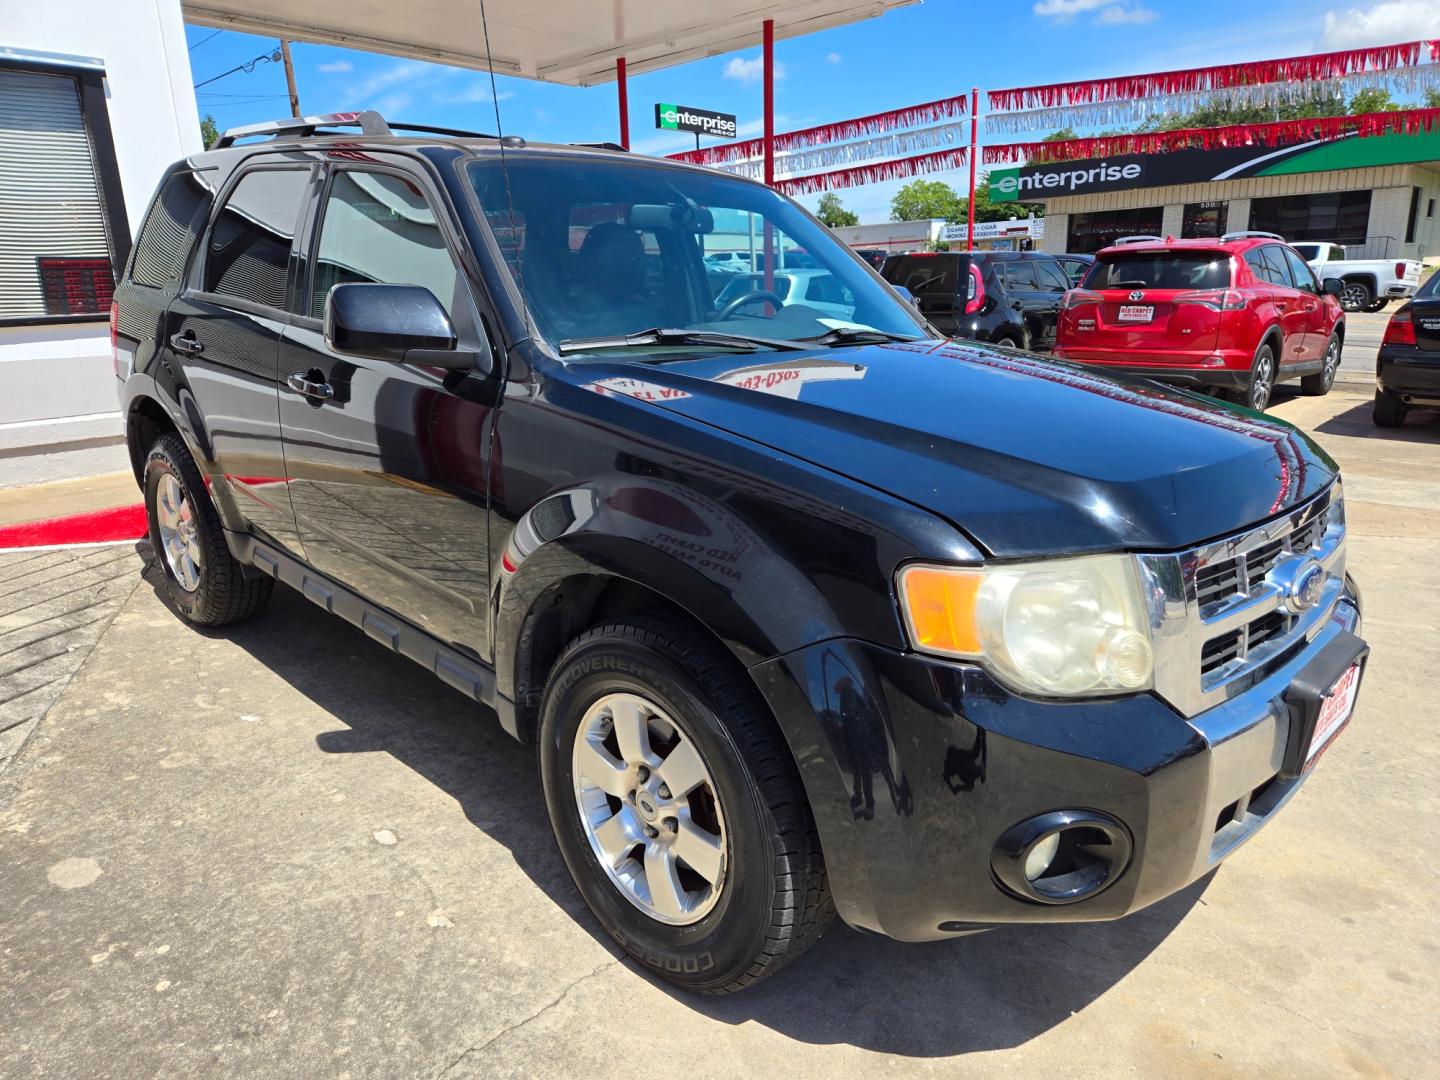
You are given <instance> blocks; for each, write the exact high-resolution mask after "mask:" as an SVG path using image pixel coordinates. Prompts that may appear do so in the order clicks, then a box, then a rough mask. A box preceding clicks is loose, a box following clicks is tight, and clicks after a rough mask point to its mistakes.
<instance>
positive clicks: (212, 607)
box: [145, 434, 274, 626]
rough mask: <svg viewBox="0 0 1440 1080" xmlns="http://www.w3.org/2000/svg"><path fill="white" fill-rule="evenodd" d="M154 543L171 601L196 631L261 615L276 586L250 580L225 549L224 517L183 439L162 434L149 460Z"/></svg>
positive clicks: (147, 485) (261, 579)
mask: <svg viewBox="0 0 1440 1080" xmlns="http://www.w3.org/2000/svg"><path fill="white" fill-rule="evenodd" d="M145 512H146V514H147V516H148V517H149V520H150V544H151V546H152V547H153V548H154V549H155V557H156V558H155V561H156V562H157V563H158V564H159V566H160V571H161V573H163V574H164V575H165V589H166V592H167V593H169V596H170V600H171V602H172V603H174V605H175V607H176V608H177V609H178V610H179V612H180V614H181V615H183V616H184V617H185V620H186V621H187V622H191V623H194V624H195V625H196V626H225V625H227V624H229V623H234V622H240V621H241V620H243V619H248V618H251V617H252V616H254V615H256V614H257V613H259V612H260V611H261V610H262V609H263V608H264V607H265V604H266V603H267V602H268V601H269V599H270V590H271V588H272V587H273V586H274V582H273V581H271V580H270V578H268V577H258V578H246V577H245V574H244V571H243V568H242V567H241V564H240V563H238V562H236V560H235V557H234V556H233V555H231V554H230V549H229V548H228V547H226V545H225V531H224V529H223V528H222V527H221V525H220V515H219V514H217V513H216V512H215V504H214V503H212V502H211V501H210V493H209V492H208V491H207V490H206V488H205V481H204V480H203V479H202V478H201V476H200V470H199V469H198V468H196V466H195V462H194V459H192V458H191V457H190V451H189V450H188V449H186V446H185V443H184V441H183V440H182V439H181V438H180V436H179V435H175V434H168V435H162V436H160V438H159V439H157V440H156V441H155V445H154V446H152V447H151V448H150V454H149V456H148V457H147V458H146V460H145Z"/></svg>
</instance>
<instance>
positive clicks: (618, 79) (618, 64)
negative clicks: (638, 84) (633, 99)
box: [615, 56, 630, 150]
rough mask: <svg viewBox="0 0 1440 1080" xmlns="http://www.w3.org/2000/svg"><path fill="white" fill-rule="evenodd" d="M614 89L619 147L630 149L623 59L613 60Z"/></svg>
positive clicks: (618, 57) (628, 112) (628, 109)
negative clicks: (615, 93) (615, 92)
mask: <svg viewBox="0 0 1440 1080" xmlns="http://www.w3.org/2000/svg"><path fill="white" fill-rule="evenodd" d="M615 89H616V91H617V92H618V94H619V97H620V145H621V146H623V147H624V148H625V149H626V150H629V149H630V93H629V91H628V89H627V88H626V86H625V58H624V57H623V56H617V57H616V58H615Z"/></svg>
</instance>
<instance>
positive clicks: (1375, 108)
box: [1350, 88, 1401, 114]
mask: <svg viewBox="0 0 1440 1080" xmlns="http://www.w3.org/2000/svg"><path fill="white" fill-rule="evenodd" d="M1400 108H1401V105H1400V104H1399V102H1397V101H1395V100H1394V99H1393V98H1391V97H1390V91H1389V90H1385V89H1382V88H1376V89H1370V90H1357V91H1355V94H1354V96H1353V97H1351V99H1350V112H1351V113H1352V114H1354V113H1369V112H1396V111H1398V110H1399V109H1400Z"/></svg>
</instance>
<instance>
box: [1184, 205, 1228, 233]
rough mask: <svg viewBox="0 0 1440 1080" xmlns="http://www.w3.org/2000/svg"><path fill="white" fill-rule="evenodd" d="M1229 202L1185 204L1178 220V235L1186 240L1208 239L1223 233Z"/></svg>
mask: <svg viewBox="0 0 1440 1080" xmlns="http://www.w3.org/2000/svg"><path fill="white" fill-rule="evenodd" d="M1229 216H1230V204H1229V203H1227V202H1222V201H1215V202H1192V203H1186V204H1185V213H1184V215H1183V217H1182V218H1181V221H1180V235H1181V237H1183V238H1184V239H1186V240H1190V239H1196V240H1208V239H1212V238H1216V237H1221V236H1224V235H1225V223H1226V220H1227V219H1228V218H1229Z"/></svg>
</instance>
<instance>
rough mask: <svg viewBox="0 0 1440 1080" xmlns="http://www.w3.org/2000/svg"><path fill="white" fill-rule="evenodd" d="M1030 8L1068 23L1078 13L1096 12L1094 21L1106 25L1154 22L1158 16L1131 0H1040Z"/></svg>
mask: <svg viewBox="0 0 1440 1080" xmlns="http://www.w3.org/2000/svg"><path fill="white" fill-rule="evenodd" d="M1030 10H1032V11H1033V12H1035V14H1036V15H1038V16H1040V17H1041V18H1042V19H1051V20H1053V21H1055V22H1057V23H1067V22H1069V21H1070V20H1072V19H1074V18H1075V16H1077V15H1085V14H1088V13H1090V12H1094V13H1095V19H1094V21H1095V22H1096V23H1099V24H1101V25H1104V26H1119V25H1121V24H1123V23H1148V22H1153V21H1154V20H1155V19H1156V18H1158V16H1157V15H1156V14H1155V12H1153V11H1151V10H1150V9H1149V8H1147V7H1140V6H1135V7H1132V6H1131V0H1039V2H1038V3H1036V4H1035V6H1034V7H1032V8H1031V9H1030Z"/></svg>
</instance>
